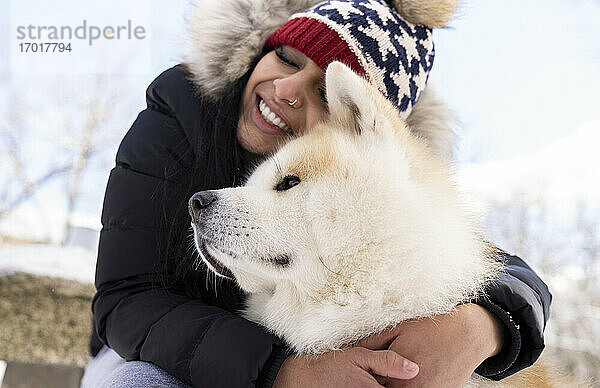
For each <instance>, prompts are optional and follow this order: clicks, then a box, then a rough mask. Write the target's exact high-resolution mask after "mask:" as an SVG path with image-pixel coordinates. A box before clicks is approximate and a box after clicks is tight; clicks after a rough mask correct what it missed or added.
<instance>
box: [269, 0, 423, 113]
mask: <svg viewBox="0 0 600 388" xmlns="http://www.w3.org/2000/svg"><path fill="white" fill-rule="evenodd" d="M282 45H287V46H292V47H294V48H296V49H298V50H300V51H301V52H303V53H304V54H305V55H306V56H307V57H309V58H310V59H312V60H313V61H314V62H315V63H316V64H317V65H318V66H319V67H321V68H322V69H323V70H325V69H326V68H327V65H329V63H331V62H332V61H340V62H343V63H345V64H346V65H348V66H349V67H350V68H351V69H352V70H354V71H355V72H356V73H358V74H361V75H363V76H365V77H366V78H367V79H368V80H369V81H370V82H371V83H373V84H374V85H375V86H376V87H377V88H378V89H379V90H380V91H381V92H382V93H383V94H384V95H385V96H386V97H387V98H388V99H390V100H391V101H392V102H393V103H394V104H396V106H397V107H398V109H399V110H400V113H401V115H402V117H403V118H406V117H407V116H408V115H409V113H410V112H411V110H412V108H413V106H414V105H415V104H416V102H417V100H418V99H419V96H420V95H421V92H422V91H423V89H424V88H425V84H426V83H427V78H428V76H429V71H430V70H431V67H432V65H433V57H434V49H433V40H432V38H431V30H430V29H429V28H427V27H425V26H421V25H416V24H412V23H409V22H407V21H406V20H404V19H403V18H402V17H401V16H400V15H399V14H398V12H396V10H395V9H392V8H390V6H388V4H387V3H386V2H385V1H384V0H328V1H324V2H322V3H319V4H317V5H315V6H314V7H312V8H309V9H308V10H306V11H304V12H299V13H296V14H294V15H292V16H291V17H290V18H289V20H288V21H287V22H286V23H285V24H284V25H283V26H282V27H281V28H279V29H278V30H277V31H275V32H274V33H273V34H272V35H271V36H270V37H269V38H268V39H267V42H266V43H265V50H270V49H273V48H275V47H277V46H282Z"/></svg>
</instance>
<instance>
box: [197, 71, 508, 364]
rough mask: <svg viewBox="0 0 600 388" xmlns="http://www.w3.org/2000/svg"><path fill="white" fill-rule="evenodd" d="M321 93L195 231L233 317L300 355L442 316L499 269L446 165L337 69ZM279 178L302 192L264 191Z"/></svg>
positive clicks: (374, 95) (221, 193)
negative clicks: (235, 290)
mask: <svg viewBox="0 0 600 388" xmlns="http://www.w3.org/2000/svg"><path fill="white" fill-rule="evenodd" d="M326 86H327V99H328V101H329V108H330V118H329V119H328V120H327V121H326V122H323V123H321V124H319V125H317V126H316V127H314V128H313V129H312V130H311V131H310V132H309V133H308V134H306V135H304V136H302V137H300V138H297V139H294V140H292V141H290V142H289V143H287V144H286V145H285V146H284V147H283V148H281V149H280V150H279V151H278V152H277V153H276V154H275V155H273V156H272V157H270V158H269V159H268V160H266V161H265V162H264V163H263V164H261V165H260V166H259V167H258V168H257V169H256V170H255V172H254V173H253V174H252V175H251V176H250V178H249V179H248V181H247V183H246V185H245V186H244V187H239V188H228V189H223V190H218V191H216V192H214V193H215V194H216V195H217V197H216V198H217V199H216V200H215V201H214V203H213V204H211V206H210V207H208V208H207V209H206V210H204V211H203V213H202V217H201V219H200V220H199V221H198V222H197V223H193V226H194V229H195V233H194V235H195V239H196V243H197V246H198V247H199V249H200V248H201V247H202V245H204V246H205V247H206V251H205V252H207V253H208V254H209V255H210V256H212V257H213V258H214V259H216V260H218V262H220V263H222V264H223V265H225V266H226V267H227V268H228V269H229V270H231V272H232V273H233V275H234V276H235V279H236V281H237V283H238V284H239V285H240V287H241V288H242V289H243V290H244V291H246V292H248V293H249V298H248V302H247V308H246V310H245V311H244V315H245V316H246V317H247V318H248V319H250V320H252V321H255V322H257V323H259V324H261V325H263V326H265V327H266V328H268V329H270V330H272V331H273V332H274V333H276V334H277V335H279V336H281V337H282V338H284V339H285V341H287V343H288V344H289V345H290V346H291V347H292V348H293V349H294V350H295V351H296V352H298V353H320V352H325V351H328V350H332V349H339V348H341V347H343V346H344V345H347V344H350V343H352V342H354V341H356V340H358V339H360V338H363V337H366V336H368V335H370V334H374V333H377V332H380V331H382V330H383V329H385V328H387V327H389V326H391V325H394V324H396V323H399V322H401V321H404V320H407V319H412V318H420V317H427V316H431V315H435V314H440V313H446V312H449V311H451V310H452V309H453V308H454V307H455V306H456V305H457V304H459V303H461V302H465V301H468V300H469V299H470V298H472V297H474V296H475V295H476V294H477V293H478V292H480V291H481V290H482V288H483V287H484V286H485V285H486V284H487V282H488V281H490V280H491V279H492V278H493V277H494V276H495V274H496V272H497V271H498V269H499V263H498V262H496V261H495V260H494V258H493V252H492V251H491V249H490V248H488V246H486V244H484V243H483V242H482V240H481V239H480V238H479V237H478V234H477V230H476V227H475V225H474V223H473V221H472V220H471V218H470V217H469V216H468V215H467V214H466V212H465V211H464V209H463V206H462V204H461V201H460V199H459V196H458V194H457V192H456V190H455V188H454V186H453V183H452V181H451V178H450V173H449V170H448V166H447V165H446V163H445V162H443V161H442V159H441V158H439V157H438V156H436V155H435V154H434V153H433V152H432V151H431V150H430V148H429V147H428V146H427V145H426V143H425V141H423V140H422V139H419V138H417V137H416V136H414V135H413V134H412V133H411V132H410V130H409V129H408V127H407V126H406V125H405V123H404V122H403V121H402V119H401V118H400V116H399V114H398V112H397V110H396V109H395V108H394V106H393V105H392V104H391V103H390V102H389V101H387V100H386V99H385V98H384V97H383V96H382V95H381V94H380V93H379V92H378V91H377V90H376V89H375V88H374V87H373V86H371V85H370V84H369V83H368V82H367V81H365V80H363V79H362V78H360V77H359V76H357V75H356V74H354V73H353V72H352V71H351V70H350V69H348V68H347V67H346V66H344V65H342V64H341V63H337V62H334V63H332V64H331V65H330V66H329V67H328V69H327V72H326ZM286 176H295V177H298V178H299V179H300V183H299V184H297V185H296V186H293V187H291V188H289V189H288V190H282V191H278V190H276V187H277V184H278V183H279V182H281V181H282V180H284V179H285V177H286ZM286 259H288V260H289V262H288V263H286Z"/></svg>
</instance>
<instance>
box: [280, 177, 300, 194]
mask: <svg viewBox="0 0 600 388" xmlns="http://www.w3.org/2000/svg"><path fill="white" fill-rule="evenodd" d="M298 183H300V178H298V177H297V176H295V175H286V176H285V178H283V179H282V180H281V182H279V183H278V184H277V186H275V190H277V191H285V190H289V189H291V188H292V187H294V186H296V185H297V184H298Z"/></svg>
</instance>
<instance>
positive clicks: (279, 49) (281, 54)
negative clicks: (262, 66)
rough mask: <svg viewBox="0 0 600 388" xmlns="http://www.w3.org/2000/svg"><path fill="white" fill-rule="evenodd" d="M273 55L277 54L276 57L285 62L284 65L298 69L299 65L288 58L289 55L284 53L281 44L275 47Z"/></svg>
mask: <svg viewBox="0 0 600 388" xmlns="http://www.w3.org/2000/svg"><path fill="white" fill-rule="evenodd" d="M275 55H277V58H279V60H280V61H281V62H283V63H285V64H286V65H288V66H291V67H294V68H296V69H300V66H299V65H298V64H297V63H296V62H294V61H292V60H291V59H290V57H288V56H287V55H286V53H285V51H284V50H283V47H282V46H279V47H277V48H276V49H275Z"/></svg>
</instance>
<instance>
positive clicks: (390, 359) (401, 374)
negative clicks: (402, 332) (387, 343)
mask: <svg viewBox="0 0 600 388" xmlns="http://www.w3.org/2000/svg"><path fill="white" fill-rule="evenodd" d="M417 373H419V368H418V366H417V365H416V364H414V363H412V362H411V361H409V360H407V359H405V358H404V357H401V356H400V355H398V354H397V353H396V352H394V351H391V350H369V349H366V348H363V347H358V346H357V347H353V348H348V349H345V350H339V351H334V352H328V353H323V354H320V355H317V356H294V355H292V356H289V357H288V358H287V359H286V360H285V361H284V362H283V365H282V366H281V369H280V370H279V373H278V374H277V378H276V379H275V382H274V384H273V387H274V388H280V387H286V388H288V387H300V388H310V387H344V388H350V387H361V388H362V387H373V388H379V387H381V385H380V384H379V383H378V382H377V380H376V379H375V377H373V375H379V376H386V378H393V379H394V381H401V380H404V379H411V378H413V377H415V376H416V375H417Z"/></svg>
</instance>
